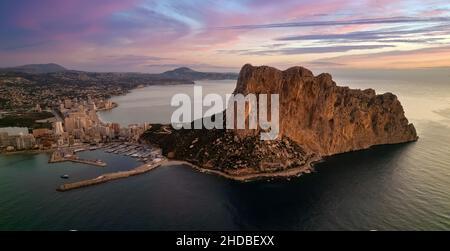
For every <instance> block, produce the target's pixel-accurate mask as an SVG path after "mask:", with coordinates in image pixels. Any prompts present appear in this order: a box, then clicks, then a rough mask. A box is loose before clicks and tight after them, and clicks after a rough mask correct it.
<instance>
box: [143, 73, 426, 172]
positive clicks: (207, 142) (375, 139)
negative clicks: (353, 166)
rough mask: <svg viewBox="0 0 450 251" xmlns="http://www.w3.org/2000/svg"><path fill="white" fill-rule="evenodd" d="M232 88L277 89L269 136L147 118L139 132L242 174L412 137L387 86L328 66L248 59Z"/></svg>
mask: <svg viewBox="0 0 450 251" xmlns="http://www.w3.org/2000/svg"><path fill="white" fill-rule="evenodd" d="M234 93H242V94H244V95H246V94H249V93H254V94H256V95H258V94H279V97H280V103H279V105H280V109H279V111H280V114H279V122H280V134H279V137H278V138H277V139H276V140H272V141H261V140H260V138H259V132H260V130H229V129H227V130H206V129H201V130H194V129H192V130H187V129H182V130H174V129H173V128H172V127H171V126H170V125H153V126H152V128H151V129H149V130H148V131H147V132H146V133H145V134H144V135H143V136H142V138H143V140H146V141H147V142H149V143H151V144H157V145H159V146H160V147H161V148H162V149H163V153H164V154H165V155H166V156H167V157H169V158H171V159H177V160H183V161H187V162H189V163H191V164H193V165H195V166H197V167H198V168H200V169H202V170H205V171H211V172H214V173H219V174H223V175H224V176H226V177H228V178H236V179H239V180H242V179H253V178H258V177H267V176H291V175H298V174H301V173H304V172H309V171H310V169H311V164H312V163H313V162H315V161H318V160H320V159H321V158H323V157H325V156H330V155H334V154H339V153H345V152H349V151H357V150H361V149H367V148H370V147H371V146H375V145H383V144H397V143H404V142H410V141H415V140H417V139H418V136H417V134H416V130H415V128H414V126H413V125H412V124H410V123H409V122H408V120H407V118H406V117H405V114H404V110H403V107H402V105H401V104H400V101H399V100H398V98H397V97H396V96H395V95H394V94H392V93H385V94H381V95H377V94H376V93H375V91H374V90H373V89H366V90H356V89H350V88H348V87H340V86H337V84H336V83H335V82H334V81H333V80H332V77H331V75H330V74H327V73H323V74H320V75H318V76H314V75H313V73H312V72H311V71H309V70H308V69H305V68H303V67H292V68H289V69H287V70H285V71H280V70H278V69H275V68H273V67H268V66H260V67H254V66H252V65H249V64H247V65H245V66H243V68H242V70H241V72H240V74H239V78H238V81H237V86H236V89H235V91H234ZM224 114H225V113H224ZM224 114H222V115H216V116H225V115H224ZM242 177H245V178H242Z"/></svg>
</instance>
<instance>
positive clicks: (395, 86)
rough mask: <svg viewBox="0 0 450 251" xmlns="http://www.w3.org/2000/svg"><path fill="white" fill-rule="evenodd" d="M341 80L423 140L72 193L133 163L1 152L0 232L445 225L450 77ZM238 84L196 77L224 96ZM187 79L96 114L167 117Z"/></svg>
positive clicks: (449, 191) (448, 225) (167, 171)
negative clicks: (292, 166)
mask: <svg viewBox="0 0 450 251" xmlns="http://www.w3.org/2000/svg"><path fill="white" fill-rule="evenodd" d="M336 82H337V83H338V84H339V85H345V86H350V87H352V88H360V89H365V88H373V89H375V90H376V91H377V93H383V92H393V93H395V94H396V95H397V96H398V97H399V99H400V101H401V102H402V104H403V106H404V108H405V113H406V116H407V117H408V119H409V120H410V122H412V123H414V125H415V127H416V129H417V132H418V135H419V137H420V139H419V140H418V141H417V142H413V143H407V144H399V145H387V146H377V147H373V148H371V149H368V150H363V151H357V152H352V153H346V154H340V155H337V156H333V157H329V158H327V159H326V160H325V161H324V162H322V163H319V164H317V165H316V166H315V171H314V172H313V173H311V174H307V175H303V176H301V177H296V178H290V179H271V180H259V181H253V182H244V183H243V182H237V181H232V180H228V179H225V178H223V177H219V176H215V175H210V174H204V173H200V172H197V171H195V170H193V169H191V168H189V167H187V166H183V165H173V166H167V167H162V168H158V169H155V170H153V171H152V172H149V173H147V174H144V175H140V176H135V177H130V178H127V179H122V180H116V181H112V182H109V183H105V184H101V185H98V186H92V187H88V188H82V189H78V190H73V191H69V192H64V193H61V192H57V191H56V188H57V187H58V186H59V185H61V184H63V183H64V182H67V180H63V179H61V178H60V176H61V175H64V174H68V175H69V176H70V179H69V181H76V180H81V179H85V178H93V177H96V176H98V175H100V174H102V173H105V172H111V171H118V170H127V169H131V168H134V167H136V166H138V165H139V163H138V162H137V161H136V160H134V159H133V158H130V157H126V156H121V155H115V154H110V153H106V152H104V151H102V150H95V151H86V152H82V153H80V155H81V157H83V158H88V159H93V158H96V159H97V158H98V159H102V160H104V161H105V162H107V164H108V165H107V167H92V166H88V165H83V164H75V163H58V164H48V157H49V156H48V154H45V153H41V154H12V155H2V156H0V230H61V231H69V230H81V231H82V230H365V231H369V230H380V231H381V230H450V77H449V78H446V77H442V78H440V79H437V80H436V79H434V80H433V81H432V83H430V82H429V81H427V80H426V79H423V78H415V77H412V76H408V75H406V76H402V77H395V78H389V77H386V78H381V79H373V78H367V77H364V76H358V77H348V76H338V77H337V78H336ZM235 84H236V83H235V81H229V80H224V81H198V82H196V85H200V86H203V91H204V93H219V94H222V95H223V94H225V93H231V92H232V91H233V90H234V87H235ZM192 90H193V87H192V86H191V85H182V86H181V85H180V86H150V87H144V88H140V89H135V90H133V91H131V92H130V93H128V94H127V95H124V96H118V97H114V98H113V99H112V100H113V101H114V102H117V103H118V104H119V107H117V108H115V109H113V110H110V111H103V112H100V114H99V115H100V117H101V119H102V120H103V121H109V122H119V123H121V124H122V125H127V124H132V123H140V122H152V123H167V122H168V121H170V116H171V112H172V111H173V110H174V109H175V108H174V107H170V105H169V104H170V100H171V97H172V96H173V95H174V94H176V93H192Z"/></svg>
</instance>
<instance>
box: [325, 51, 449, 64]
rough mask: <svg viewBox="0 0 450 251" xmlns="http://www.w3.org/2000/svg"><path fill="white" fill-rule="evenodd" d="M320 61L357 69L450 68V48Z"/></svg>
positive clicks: (349, 56) (369, 54)
mask: <svg viewBox="0 0 450 251" xmlns="http://www.w3.org/2000/svg"><path fill="white" fill-rule="evenodd" d="M320 61H323V62H327V63H330V64H331V63H338V64H347V65H351V66H352V67H355V68H417V67H449V66H450V46H441V47H431V48H421V49H415V50H393V51H387V52H377V53H364V54H356V55H343V56H338V57H331V58H322V59H320Z"/></svg>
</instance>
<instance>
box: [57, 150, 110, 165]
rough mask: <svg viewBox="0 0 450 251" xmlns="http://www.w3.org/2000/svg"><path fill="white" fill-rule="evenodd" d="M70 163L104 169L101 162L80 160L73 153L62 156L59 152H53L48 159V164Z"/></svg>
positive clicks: (103, 163)
mask: <svg viewBox="0 0 450 251" xmlns="http://www.w3.org/2000/svg"><path fill="white" fill-rule="evenodd" d="M65 161H70V162H74V163H81V164H88V165H92V166H99V167H104V166H106V163H105V162H103V161H101V160H87V159H80V158H78V157H77V156H76V155H75V154H74V153H70V154H64V153H62V152H61V151H54V152H53V153H52V155H51V157H50V159H49V161H48V162H49V163H58V162H65Z"/></svg>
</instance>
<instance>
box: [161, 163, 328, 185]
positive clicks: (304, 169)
mask: <svg viewBox="0 0 450 251" xmlns="http://www.w3.org/2000/svg"><path fill="white" fill-rule="evenodd" d="M323 160H324V159H323V158H321V157H315V158H311V159H310V160H308V162H307V163H305V164H304V165H303V166H300V167H295V168H290V169H286V170H283V171H276V172H266V173H264V172H263V173H250V174H241V175H233V174H230V173H226V172H223V171H219V170H212V169H208V168H203V167H199V166H197V165H194V164H192V163H190V162H187V161H184V160H169V161H167V162H166V163H164V164H162V166H173V165H186V166H189V167H191V168H192V169H194V170H196V171H198V172H201V173H206V174H213V175H217V176H221V177H224V178H227V179H231V180H235V181H240V182H249V181H255V180H261V179H269V178H292V177H300V176H301V175H303V174H309V173H311V172H313V171H314V165H315V164H316V163H320V162H322V161H323Z"/></svg>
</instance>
